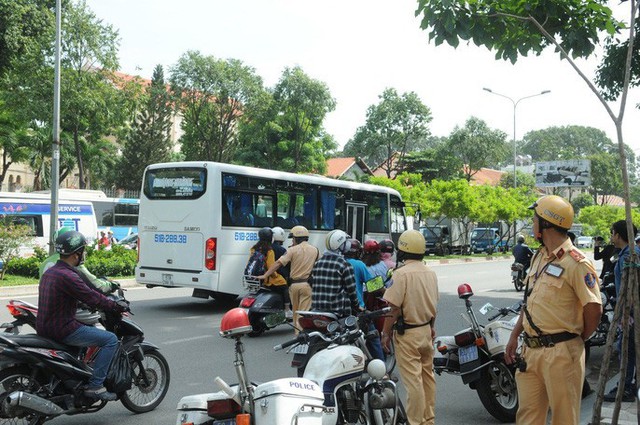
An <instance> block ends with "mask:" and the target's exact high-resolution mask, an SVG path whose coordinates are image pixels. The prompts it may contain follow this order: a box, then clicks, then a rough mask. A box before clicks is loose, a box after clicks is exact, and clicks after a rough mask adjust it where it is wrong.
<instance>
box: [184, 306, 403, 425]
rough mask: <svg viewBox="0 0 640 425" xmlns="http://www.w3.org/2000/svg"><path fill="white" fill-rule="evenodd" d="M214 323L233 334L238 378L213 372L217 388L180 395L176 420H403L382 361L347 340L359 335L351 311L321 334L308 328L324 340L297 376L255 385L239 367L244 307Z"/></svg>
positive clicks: (261, 424)
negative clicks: (234, 382)
mask: <svg viewBox="0 0 640 425" xmlns="http://www.w3.org/2000/svg"><path fill="white" fill-rule="evenodd" d="M220 329H221V331H220V334H221V335H222V336H224V337H226V338H233V339H234V340H235V361H234V365H235V368H236V374H237V377H238V381H239V383H238V384H237V385H233V386H229V385H228V384H226V383H225V382H224V381H222V379H220V378H216V383H217V384H218V386H219V387H220V388H221V389H222V390H221V391H218V392H216V393H210V394H200V395H194V396H187V397H183V398H182V399H181V400H180V401H179V402H178V410H179V414H178V420H177V425H185V424H193V425H210V424H233V425H235V424H241V423H243V424H244V423H246V424H248V423H251V424H253V425H274V424H293V423H295V424H301V425H302V424H305V425H320V424H322V425H334V424H351V423H360V424H374V425H395V424H406V415H405V414H404V410H403V408H402V404H401V403H400V400H399V398H398V397H397V392H396V385H395V383H394V382H393V381H391V380H389V379H388V377H387V376H386V371H385V367H384V363H383V362H382V361H381V360H371V361H369V362H368V365H366V363H367V358H368V356H367V354H366V353H365V352H363V351H362V350H360V349H359V348H358V347H356V346H354V345H353V344H354V341H355V340H357V339H359V338H360V337H361V336H362V332H361V331H360V329H359V328H358V324H357V319H356V318H355V317H353V316H350V317H348V318H346V319H343V320H342V321H332V322H331V323H329V324H328V329H327V333H326V334H323V333H320V332H316V333H311V334H312V336H319V337H320V338H322V339H324V340H326V341H327V342H329V346H328V348H327V349H325V350H321V351H319V352H317V353H316V354H315V355H314V356H313V357H312V358H311V359H310V360H309V363H308V365H307V368H306V370H305V374H304V376H303V377H301V378H283V379H277V380H275V381H270V382H265V383H263V384H259V385H258V384H254V383H251V382H250V381H249V380H248V378H247V375H246V370H245V367H244V359H243V355H242V353H243V352H244V346H243V344H242V336H243V335H245V334H248V333H249V332H251V330H252V327H251V324H250V323H249V320H248V317H247V314H246V312H245V311H244V310H242V309H233V310H230V311H229V312H227V313H226V314H225V315H224V317H223V319H222V323H221V326H220ZM316 334H317V335H316ZM305 338H306V336H304V335H299V336H298V337H297V338H295V339H293V340H290V341H287V342H285V343H283V344H280V345H278V346H276V347H274V349H276V350H280V349H284V348H287V347H293V346H295V345H297V344H300V343H301V342H303V341H304V340H305ZM365 365H366V368H367V373H365ZM242 421H245V422H242Z"/></svg>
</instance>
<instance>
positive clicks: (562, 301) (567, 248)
mask: <svg viewBox="0 0 640 425" xmlns="http://www.w3.org/2000/svg"><path fill="white" fill-rule="evenodd" d="M526 279H527V281H528V284H529V289H530V290H531V295H529V297H528V299H527V309H528V310H529V314H530V315H531V319H532V320H533V323H534V324H535V325H536V326H537V327H538V328H540V330H542V332H543V333H544V334H555V333H559V332H571V333H574V334H578V335H580V334H582V331H583V330H584V319H583V307H584V306H585V305H587V304H588V303H598V304H602V302H601V300H600V286H599V284H598V278H597V275H596V271H595V269H594V267H593V264H592V263H591V261H589V260H588V259H587V258H586V257H585V256H584V254H582V252H581V251H579V250H578V249H576V248H575V247H574V246H573V244H572V243H571V240H569V239H567V240H566V241H565V242H564V243H563V244H562V245H561V246H559V247H558V248H556V249H555V250H554V251H553V253H551V255H547V250H546V249H545V248H541V252H539V253H537V254H536V256H535V258H534V261H533V263H532V264H531V268H530V269H529V274H528V275H527V278H526ZM522 324H523V326H524V331H525V332H526V333H527V334H528V335H530V336H535V335H537V334H538V333H537V332H535V330H534V329H533V327H532V326H531V324H530V323H529V320H528V319H527V317H526V315H525V317H524V318H523V321H522Z"/></svg>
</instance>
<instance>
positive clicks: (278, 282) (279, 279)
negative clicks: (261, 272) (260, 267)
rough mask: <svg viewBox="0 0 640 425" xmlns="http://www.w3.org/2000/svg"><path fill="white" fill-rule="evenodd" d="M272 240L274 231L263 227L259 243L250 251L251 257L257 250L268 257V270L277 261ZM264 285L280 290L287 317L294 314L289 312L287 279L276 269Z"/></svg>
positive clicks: (266, 266) (273, 289)
mask: <svg viewBox="0 0 640 425" xmlns="http://www.w3.org/2000/svg"><path fill="white" fill-rule="evenodd" d="M272 242H273V231H272V230H271V229H270V228H268V227H263V228H262V229H260V231H259V232H258V243H256V244H255V245H254V246H253V247H251V251H250V252H249V258H251V257H253V253H254V252H255V251H259V252H261V253H262V255H264V258H265V259H266V260H265V263H266V264H265V270H268V269H269V268H270V267H271V266H272V265H273V264H274V263H275V262H276V257H275V252H274V250H273V246H272ZM263 285H264V286H266V287H269V289H271V290H272V291H275V292H278V293H279V294H280V295H281V296H282V299H283V300H284V306H285V315H286V316H287V317H290V316H292V313H288V312H290V311H291V301H290V300H289V288H288V287H287V281H286V279H285V278H284V277H283V276H282V275H281V274H280V273H278V272H277V271H276V272H273V273H272V274H271V275H270V276H269V277H267V278H266V279H265V280H264V282H263Z"/></svg>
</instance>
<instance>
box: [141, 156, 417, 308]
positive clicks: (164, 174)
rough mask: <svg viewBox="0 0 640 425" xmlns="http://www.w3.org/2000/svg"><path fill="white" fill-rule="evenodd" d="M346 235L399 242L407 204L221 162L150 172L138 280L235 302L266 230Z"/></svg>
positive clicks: (316, 238)
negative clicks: (300, 227) (251, 254)
mask: <svg viewBox="0 0 640 425" xmlns="http://www.w3.org/2000/svg"><path fill="white" fill-rule="evenodd" d="M298 224H300V225H303V226H305V227H306V228H307V229H309V233H310V239H309V240H310V243H311V244H313V245H315V246H317V247H318V248H319V249H320V250H321V252H323V251H324V248H323V246H324V239H325V235H326V234H327V233H328V232H329V231H330V230H332V229H343V230H345V231H346V232H347V233H348V234H350V235H351V236H352V237H354V238H357V239H358V240H360V241H364V240H367V239H376V240H382V239H386V238H393V240H397V238H398V236H399V234H400V233H402V232H403V231H404V230H405V229H406V225H407V223H406V218H405V213H404V204H403V202H402V199H401V198H400V194H399V193H398V192H397V191H395V190H393V189H390V188H386V187H382V186H374V185H369V184H364V183H354V182H347V181H342V180H334V179H330V178H326V177H321V176H311V175H299V174H292V173H285V172H280V171H272V170H265V169H259V168H251V167H243V166H237V165H230V164H220V163H215V162H176V163H164V164H155V165H150V166H149V167H147V169H146V170H145V173H144V178H143V182H142V190H141V194H140V215H139V221H138V231H139V239H138V242H139V251H138V255H139V258H138V264H137V267H136V280H137V281H138V283H141V284H146V285H147V286H148V287H154V286H164V287H192V288H194V291H193V296H195V297H202V298H207V297H209V296H212V297H219V298H224V297H227V298H228V297H232V296H233V297H235V296H236V295H237V294H239V293H240V292H241V291H242V273H243V271H244V267H245V265H246V262H247V259H248V257H249V250H250V248H251V247H252V246H253V245H254V244H255V243H256V241H257V240H258V230H260V228H262V227H273V226H280V227H282V228H283V229H285V230H290V229H291V228H292V227H293V226H295V225H298Z"/></svg>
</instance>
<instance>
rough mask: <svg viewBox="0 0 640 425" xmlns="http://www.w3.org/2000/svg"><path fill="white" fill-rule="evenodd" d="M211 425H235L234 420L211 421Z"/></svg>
mask: <svg viewBox="0 0 640 425" xmlns="http://www.w3.org/2000/svg"><path fill="white" fill-rule="evenodd" d="M213 425H236V420H235V419H223V420H220V421H213Z"/></svg>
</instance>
